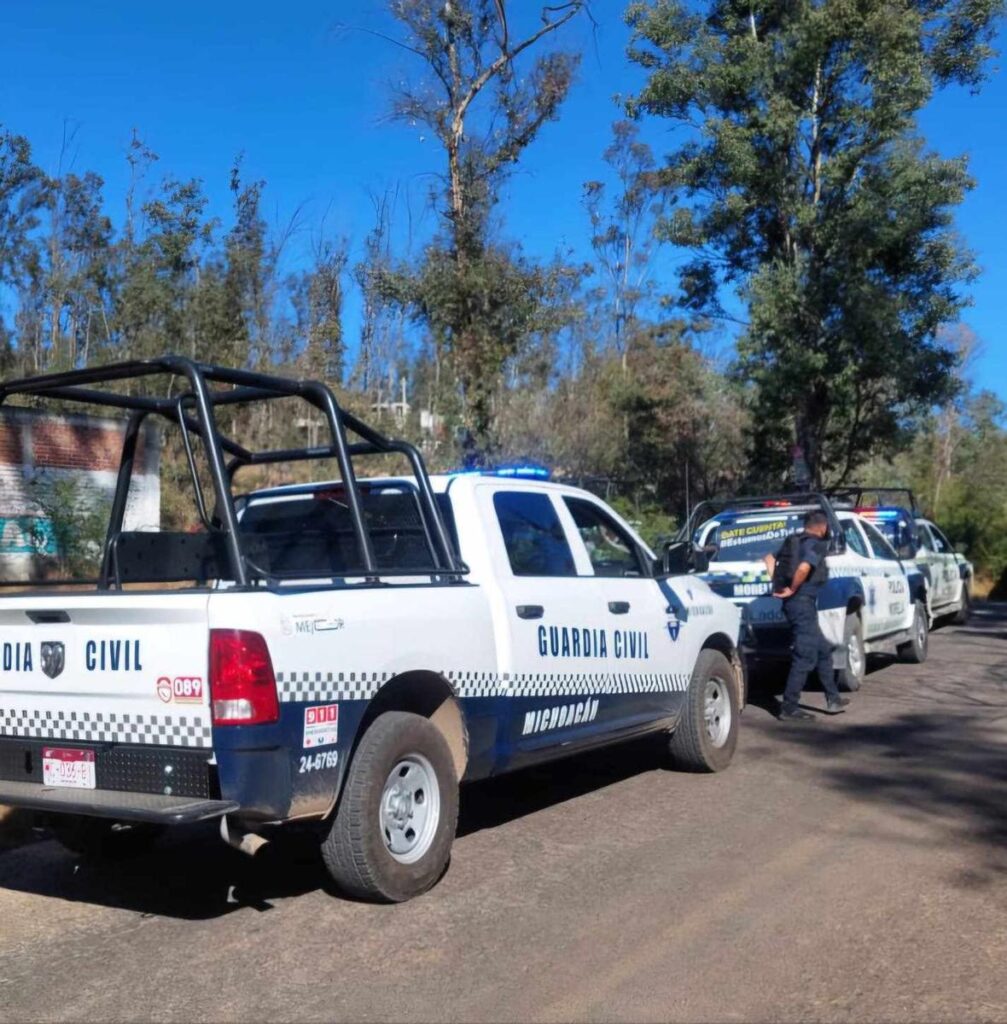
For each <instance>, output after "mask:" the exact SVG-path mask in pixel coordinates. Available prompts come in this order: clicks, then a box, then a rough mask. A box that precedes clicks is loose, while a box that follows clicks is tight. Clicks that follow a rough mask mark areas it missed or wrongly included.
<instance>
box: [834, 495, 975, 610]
mask: <svg viewBox="0 0 1007 1024" xmlns="http://www.w3.org/2000/svg"><path fill="white" fill-rule="evenodd" d="M830 497H831V500H832V501H833V503H834V504H835V505H836V506H837V507H841V506H842V505H845V506H846V507H849V508H851V509H852V510H853V511H854V512H855V513H856V514H857V515H858V516H860V517H861V519H864V520H866V521H867V522H869V523H871V524H872V525H873V526H875V527H877V529H878V530H880V531H881V533H883V534H884V536H885V539H886V540H888V541H889V543H890V544H891V545H892V547H893V548H894V549H895V550H896V551H897V552H898V555H899V558H901V559H902V561H903V563H904V564H906V565H907V566H915V568H916V569H917V570H918V571H919V572H920V573H921V575H922V576H923V578H924V580H925V581H926V593H927V608H928V611H929V613H930V621H931V624H934V623H935V622H938V621H940V620H950V621H952V622H954V623H956V624H958V625H964V624H965V623H966V622H967V621H968V617H969V611H970V610H971V605H972V582H973V575H974V570H973V567H972V564H971V562H969V560H968V559H967V558H965V557H964V555H963V554H962V553H961V552H960V551H956V550H955V549H954V546H953V545H952V544H951V542H950V541H949V540H948V538H947V537H946V536H945V534H944V533H943V532H942V530H941V529H940V527H938V526H937V524H936V523H933V522H931V521H930V520H929V519H925V518H924V517H923V515H922V514H921V513H920V510H919V508H918V507H917V505H916V498H915V496H914V494H913V492H912V491H911V490H910V489H909V488H906V487H871V486H868V485H863V484H857V485H851V486H847V487H843V488H839V489H837V490H835V491H833V492H832V494H831V495H830Z"/></svg>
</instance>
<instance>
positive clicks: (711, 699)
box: [703, 676, 731, 747]
mask: <svg viewBox="0 0 1007 1024" xmlns="http://www.w3.org/2000/svg"><path fill="white" fill-rule="evenodd" d="M727 685H728V684H727V683H725V682H724V681H723V679H719V678H718V677H717V676H712V677H711V678H710V679H707V681H706V688H705V690H704V691H703V719H704V721H705V723H706V734H707V736H709V737H710V742H711V743H712V744H713V745H714V747H722V746H723V745H724V744H725V743H726V742H727V737H728V736H730V734H731V698H730V695H729V694H728V691H727Z"/></svg>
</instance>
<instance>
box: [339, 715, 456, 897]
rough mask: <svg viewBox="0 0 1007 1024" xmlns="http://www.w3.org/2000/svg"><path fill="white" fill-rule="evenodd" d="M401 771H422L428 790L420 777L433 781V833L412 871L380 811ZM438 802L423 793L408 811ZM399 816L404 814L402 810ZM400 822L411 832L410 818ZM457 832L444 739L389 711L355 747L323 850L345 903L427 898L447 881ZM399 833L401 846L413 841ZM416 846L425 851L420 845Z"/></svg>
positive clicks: (412, 798) (417, 718) (421, 721)
mask: <svg viewBox="0 0 1007 1024" xmlns="http://www.w3.org/2000/svg"><path fill="white" fill-rule="evenodd" d="M410 759H411V760H410ZM424 762H425V764H424ZM402 764H411V765H414V766H418V768H419V771H420V773H421V777H422V778H425V779H426V780H427V781H428V782H429V775H422V773H424V772H427V770H428V769H429V771H430V772H432V773H433V780H432V785H433V786H435V787H436V800H437V807H438V810H437V816H436V822H435V825H434V826H431V827H430V829H429V831H428V833H427V838H426V839H425V840H423V852H422V855H421V856H419V857H418V859H416V860H415V861H413V862H411V863H405V862H403V861H402V860H401V859H400V858H401V856H411V854H402V853H401V852H400V857H399V858H397V857H396V856H395V855H394V854H393V853H392V850H391V848H390V846H389V842H390V841H391V838H390V837H391V833H390V832H386V831H385V819H384V816H383V810H382V809H383V807H384V806H385V804H386V801H385V794H386V783H387V784H392V783H393V780H392V779H391V775H392V772H393V771H394V770H395V769H396V768H397V767H398V766H400V765H402ZM418 794H422V795H423V799H422V800H421V799H419V797H418ZM392 798H393V797H389V799H392ZM395 799H397V798H395ZM433 799H434V798H433V797H432V796H431V795H430V794H429V793H425V792H424V791H423V790H422V789H417V790H416V791H415V792H413V793H410V794H408V800H407V801H406V806H408V807H409V808H412V810H413V812H416V811H417V809H418V808H419V806H420V805H421V804H425V805H426V806H428V807H429V806H432V804H431V803H430V801H432V800H433ZM398 809H399V810H402V807H401V804H400V806H399V808H398ZM428 813H432V812H428ZM402 814H403V817H404V820H403V825H404V826H408V822H409V820H412V819H413V815H412V814H408V813H407V812H406V811H404V810H402ZM457 824H458V777H457V775H456V773H455V765H454V759H453V758H452V756H451V751H450V749H449V748H448V744H447V741H446V740H445V739H444V736H443V735H442V734H441V732H440V730H439V729H438V728H437V727H436V726H435V725H432V724H431V723H430V721H429V720H428V719H426V718H424V717H423V716H422V715H413V714H409V713H407V712H404V711H389V712H386V713H385V714H383V715H381V716H379V717H378V718H376V719H375V720H374V722H373V723H372V724H371V725H370V727H369V728H368V730H367V732H365V733H364V736H363V739H361V741H360V744H359V746H358V747H357V750H356V753H355V755H354V757H353V761H352V762H351V764H350V769H349V775H348V776H347V779H346V785H345V786H344V788H343V794H342V797H341V799H340V801H339V807H338V809H337V810H336V813H335V816H334V817H333V819H332V824H331V826H330V828H329V832H328V834H327V835H326V837H325V839H324V840H323V842H322V858H323V860H324V861H325V866H326V867H327V868H328V870H329V874H330V875H331V876H332V879H333V880H334V881H335V883H336V885H337V886H338V887H339V889H340V890H341V891H342V892H343V893H345V894H346V895H347V896H351V897H354V898H356V899H364V900H372V901H380V902H385V903H401V902H403V901H405V900H409V899H412V898H413V897H414V896H419V895H420V894H421V893H424V892H426V891H427V890H428V889H429V888H431V886H433V885H434V884H435V883H436V882H437V881H438V879H439V878H440V877H441V876H442V875H443V874H444V871H445V869H446V868H447V865H448V860H449V859H450V857H451V844H452V842H453V841H454V837H455V828H456V827H457ZM399 831H400V832H401V836H399V837H398V838H400V839H401V840H402V841H403V842H404V841H407V840H406V839H405V837H406V836H407V835H408V831H409V829H408V828H407V827H403V828H401V829H399ZM420 839H422V837H420ZM416 842H417V846H416V850H419V849H420V840H417V841H416Z"/></svg>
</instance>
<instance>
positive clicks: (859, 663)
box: [846, 630, 864, 679]
mask: <svg viewBox="0 0 1007 1024" xmlns="http://www.w3.org/2000/svg"><path fill="white" fill-rule="evenodd" d="M846 663H847V664H848V665H849V666H850V675H851V676H853V677H854V679H859V678H860V674H861V672H862V671H863V667H864V662H863V655H862V654H861V652H860V643H859V639H858V637H857V633H856V630H854V632H853V633H852V634H851V635H850V642H849V643H848V644H847V645H846Z"/></svg>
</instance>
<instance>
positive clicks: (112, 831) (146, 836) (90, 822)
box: [50, 817, 164, 860]
mask: <svg viewBox="0 0 1007 1024" xmlns="http://www.w3.org/2000/svg"><path fill="white" fill-rule="evenodd" d="M50 829H51V831H52V834H53V836H54V837H55V839H56V840H57V841H58V842H59V843H60V845H62V846H64V847H66V849H68V850H69V851H70V852H71V853H73V854H76V855H77V856H78V857H86V858H89V859H90V858H94V859H96V860H97V859H103V860H128V859H130V858H132V857H141V856H143V855H144V854H145V853H147V852H148V851H149V850H150V848H151V847H152V846H153V845H154V843H156V842H157V840H158V839H159V838H160V836H161V834H162V832H163V831H164V829H163V827H162V826H160V825H148V824H146V823H144V822H121V821H111V820H109V819H108V818H70V817H67V818H63V817H60V818H57V819H54V820H53V821H52V823H51V824H50Z"/></svg>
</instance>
